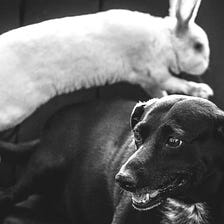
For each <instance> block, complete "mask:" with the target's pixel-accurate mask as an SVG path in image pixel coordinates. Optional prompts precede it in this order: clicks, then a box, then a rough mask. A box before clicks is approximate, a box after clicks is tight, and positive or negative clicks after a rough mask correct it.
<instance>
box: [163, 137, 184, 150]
mask: <svg viewBox="0 0 224 224" xmlns="http://www.w3.org/2000/svg"><path fill="white" fill-rule="evenodd" d="M182 143H183V141H182V140H180V139H178V138H175V137H169V138H168V140H167V142H166V146H167V147H169V148H175V149H176V148H179V147H180V146H181V145H182Z"/></svg>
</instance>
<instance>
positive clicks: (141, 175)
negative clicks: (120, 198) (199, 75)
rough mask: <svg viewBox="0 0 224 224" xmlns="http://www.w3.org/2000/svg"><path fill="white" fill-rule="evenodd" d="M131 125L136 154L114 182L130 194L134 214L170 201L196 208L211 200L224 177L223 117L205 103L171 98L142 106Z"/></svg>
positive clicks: (213, 106)
mask: <svg viewBox="0 0 224 224" xmlns="http://www.w3.org/2000/svg"><path fill="white" fill-rule="evenodd" d="M130 123H131V128H132V131H133V143H132V144H133V145H135V146H133V147H135V148H136V151H135V152H134V153H133V154H132V155H131V156H130V157H129V158H128V159H127V161H126V162H125V164H124V165H123V166H122V167H121V169H120V171H119V172H118V174H117V175H116V180H117V182H118V183H119V184H120V186H121V187H122V188H124V189H125V190H127V191H130V192H131V193H132V204H133V206H134V207H135V208H136V209H138V210H148V209H151V208H154V207H156V206H158V205H160V204H163V202H165V201H166V199H168V198H174V199H177V200H182V201H183V202H184V203H188V202H193V203H196V202H204V201H206V200H208V199H209V198H210V197H212V195H213V194H214V193H215V192H216V191H217V189H218V187H219V185H220V183H221V177H222V175H221V170H222V163H223V155H224V153H223V152H222V151H223V150H224V148H223V147H224V137H223V127H224V113H223V111H221V110H220V109H219V108H217V107H216V105H214V104H213V103H212V102H210V101H208V100H205V99H201V98H197V97H189V96H181V95H172V96H167V97H163V98H161V99H152V100H150V101H148V102H146V103H138V104H137V105H136V106H135V108H134V110H133V112H132V115H131V121H130ZM130 147H132V146H130Z"/></svg>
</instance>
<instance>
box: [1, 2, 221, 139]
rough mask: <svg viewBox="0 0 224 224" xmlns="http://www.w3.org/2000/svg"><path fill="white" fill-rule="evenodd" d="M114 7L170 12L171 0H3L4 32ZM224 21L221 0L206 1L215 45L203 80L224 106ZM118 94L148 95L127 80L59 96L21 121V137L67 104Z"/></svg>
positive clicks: (204, 20)
mask: <svg viewBox="0 0 224 224" xmlns="http://www.w3.org/2000/svg"><path fill="white" fill-rule="evenodd" d="M111 8H126V9H131V10H139V11H143V12H149V13H151V14H152V15H157V16H166V15H167V12H168V0H166V1H164V0H138V1H136V0H0V33H2V32H6V31H7V30H10V29H13V28H17V27H20V26H23V25H28V24H32V23H36V22H40V21H43V20H46V19H51V18H56V17H63V16H72V15H80V14H86V13H94V12H98V11H102V10H107V9H111ZM223 21H224V14H223V9H222V7H221V3H220V1H218V0H213V1H211V0H204V1H202V5H201V8H200V11H199V15H198V17H197V22H198V24H200V25H201V26H202V27H203V28H204V29H205V30H206V31H207V33H208V36H209V39H210V45H211V64H210V68H209V70H208V71H207V72H206V74H205V75H204V76H203V80H204V81H205V82H207V83H208V84H209V85H210V86H211V87H212V88H213V89H214V92H215V96H214V97H213V99H212V100H213V101H214V102H215V103H217V104H218V106H220V107H221V108H223V109H224V99H223V96H224V88H223V85H224V75H223V74H222V73H223V71H224V62H223V58H224V41H223V40H224V23H223ZM1 53H4V52H1ZM115 95H116V96H122V97H125V98H131V99H136V100H139V99H147V96H146V94H145V93H144V92H143V91H142V90H141V89H140V88H139V87H136V86H131V85H127V84H117V85H114V86H110V87H108V86H106V87H102V88H94V89H91V90H88V91H79V92H78V93H73V94H69V95H67V96H60V97H56V98H55V99H53V100H51V101H50V102H49V103H48V104H47V105H44V106H43V107H41V108H40V109H39V110H38V111H36V112H35V114H34V115H32V116H31V117H30V118H28V119H27V120H26V121H25V122H23V124H22V125H20V127H19V129H18V130H19V131H18V133H17V134H18V135H17V140H19V141H22V140H27V139H31V138H33V137H35V136H36V135H37V134H38V133H39V131H40V129H41V127H42V124H43V123H44V122H45V120H46V119H47V118H48V117H49V116H50V115H51V114H52V113H53V112H54V111H55V110H57V109H58V108H60V107H62V106H63V105H66V104H70V103H72V102H75V103H78V102H81V101H86V100H91V99H94V98H108V97H114V96H115Z"/></svg>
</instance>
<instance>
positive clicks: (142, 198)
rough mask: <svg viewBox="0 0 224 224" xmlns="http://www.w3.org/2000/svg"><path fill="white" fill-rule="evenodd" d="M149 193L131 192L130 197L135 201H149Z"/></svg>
mask: <svg viewBox="0 0 224 224" xmlns="http://www.w3.org/2000/svg"><path fill="white" fill-rule="evenodd" d="M149 198H150V196H149V193H147V194H136V193H135V194H133V195H132V199H133V200H134V201H135V202H137V203H147V202H148V201H149Z"/></svg>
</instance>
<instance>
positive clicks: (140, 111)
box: [130, 98, 157, 129]
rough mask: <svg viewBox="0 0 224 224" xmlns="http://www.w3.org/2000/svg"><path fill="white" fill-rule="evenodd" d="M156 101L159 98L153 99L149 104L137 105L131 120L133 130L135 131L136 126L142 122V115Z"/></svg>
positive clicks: (140, 103) (141, 103)
mask: <svg viewBox="0 0 224 224" xmlns="http://www.w3.org/2000/svg"><path fill="white" fill-rule="evenodd" d="M155 101H157V98H155V99H151V100H149V101H147V102H139V103H137V104H136V105H135V107H134V109H133V111H132V113H131V119H130V126H131V129H133V128H134V127H135V125H136V124H137V123H138V122H139V121H140V120H141V118H142V117H143V116H142V115H143V113H144V112H145V109H146V108H148V107H149V106H151V105H152V104H153V103H154V102H155Z"/></svg>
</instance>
